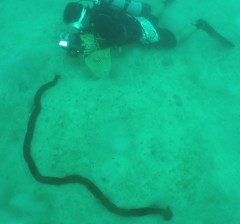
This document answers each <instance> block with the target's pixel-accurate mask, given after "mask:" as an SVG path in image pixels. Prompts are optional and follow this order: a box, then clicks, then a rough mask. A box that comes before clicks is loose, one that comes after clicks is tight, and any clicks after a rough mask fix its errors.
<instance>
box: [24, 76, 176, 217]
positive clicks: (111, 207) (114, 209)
mask: <svg viewBox="0 0 240 224" xmlns="http://www.w3.org/2000/svg"><path fill="white" fill-rule="evenodd" d="M59 78H60V76H59V75H56V76H55V77H54V79H53V80H52V81H50V82H47V83H45V84H44V85H42V86H41V87H40V88H39V89H38V90H37V92H36V93H35V96H34V108H33V111H32V113H31V115H30V117H29V120H28V125H27V131H26V134H25V138H24V143H23V156H24V159H25V161H26V163H27V165H28V168H29V171H30V173H31V174H32V176H33V177H34V178H35V180H37V181H38V182H40V183H42V184H49V185H57V186H59V185H64V184H81V185H83V186H85V187H86V188H87V189H88V191H89V192H91V193H92V195H93V196H94V197H95V198H96V199H98V200H99V201H100V202H101V203H102V205H103V206H104V207H105V208H106V209H107V210H108V211H109V212H111V213H114V214H117V215H120V216H125V217H130V216H136V217H137V216H145V215H160V216H162V218H163V219H165V220H170V219H171V218H172V216H173V214H172V211H171V209H170V207H167V208H164V209H163V208H156V207H139V208H120V207H118V206H117V205H116V204H114V203H113V202H112V201H111V200H110V199H109V198H108V197H107V196H106V195H105V194H104V193H103V192H102V191H101V190H100V189H99V188H98V187H97V186H96V185H95V184H94V183H93V182H92V181H91V180H90V179H88V178H86V177H83V176H81V175H78V174H73V175H69V176H63V177H54V176H45V175H42V174H41V173H40V172H39V170H38V167H37V166H36V164H35V162H34V160H33V157H32V154H31V143H32V140H33V137H34V131H35V127H36V123H37V118H38V116H39V114H40V112H41V98H42V95H43V94H44V93H45V92H46V91H47V90H49V89H50V88H52V87H54V86H55V85H56V84H57V82H58V80H59ZM136 187H138V186H136Z"/></svg>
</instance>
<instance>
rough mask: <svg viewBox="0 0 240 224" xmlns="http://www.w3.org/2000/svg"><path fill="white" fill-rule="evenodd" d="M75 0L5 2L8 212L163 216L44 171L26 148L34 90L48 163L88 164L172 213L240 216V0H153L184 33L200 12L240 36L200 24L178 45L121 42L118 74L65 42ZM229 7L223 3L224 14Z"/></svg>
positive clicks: (86, 220)
mask: <svg viewBox="0 0 240 224" xmlns="http://www.w3.org/2000/svg"><path fill="white" fill-rule="evenodd" d="M67 3H68V2H67V1H63V0H60V1H45V0H43V1H37V2H35V1H29V0H26V1H13V0H8V1H7V0H2V1H1V3H0V9H1V15H0V27H1V39H0V49H1V51H0V57H1V61H0V125H1V129H0V158H1V165H0V167H1V169H0V172H1V173H0V174H1V178H0V186H1V188H0V222H1V223H6V224H30V223H31V224H32V223H35V224H75V223H83V224H99V223H104V224H112V223H116V224H118V223H119V224H130V223H131V224H135V223H136V224H143V223H144V224H145V223H149V224H157V223H160V222H164V221H163V220H162V219H161V218H160V217H157V216H148V217H143V218H122V217H119V216H116V215H113V214H111V213H109V212H108V211H107V210H106V209H105V208H104V207H102V205H101V204H100V203H99V202H98V201H96V199H95V198H94V197H93V196H92V195H91V194H90V193H89V192H88V191H87V190H86V189H85V188H84V187H82V186H79V185H68V186H61V187H52V186H46V185H42V184H40V183H38V182H36V181H35V180H34V179H33V178H32V176H31V175H30V173H29V170H28V169H27V166H26V164H25V161H24V160H23V156H22V144H23V139H24V134H25V131H26V125H27V121H28V118H29V115H30V113H31V111H32V108H33V96H34V94H35V92H36V90H37V89H38V88H39V86H41V85H42V84H43V83H45V82H48V81H49V80H51V79H52V78H53V77H54V75H55V74H60V75H61V80H60V81H59V83H58V85H57V86H56V87H54V88H53V89H51V90H49V91H48V92H47V93H46V94H45V95H44V97H43V108H42V113H41V115H40V117H39V119H38V123H37V129H36V132H35V136H34V141H33V156H34V158H35V160H36V163H37V165H38V167H39V169H40V171H41V172H42V173H43V174H47V175H55V176H63V175H68V174H72V173H79V174H81V175H83V176H86V177H89V178H90V179H91V180H93V181H94V182H95V183H96V184H97V185H98V186H99V187H100V188H101V189H102V190H103V191H104V192H105V193H106V194H107V195H108V196H109V197H110V198H111V199H112V200H113V201H114V202H115V203H116V204H118V205H119V206H122V207H142V206H148V205H152V206H160V207H166V206H168V205H169V206H171V208H172V210H173V213H174V217H173V219H172V220H171V221H170V223H173V224H185V223H187V224H230V223H231V224H239V222H240V213H239V210H240V191H239V184H240V163H239V160H240V147H239V146H240V134H239V133H240V104H239V101H240V76H239V74H240V69H239V61H240V53H239V52H240V51H239V49H240V48H239V42H238V41H239V37H240V16H239V11H240V4H239V1H236V0H228V1H227V0H222V1H221V2H219V1H212V2H209V3H208V2H203V1H199V0H191V1H190V0H188V1H184V2H183V1H182V2H181V1H177V0H176V1H175V2H174V3H172V5H169V7H168V8H166V9H165V10H164V11H162V9H161V4H160V3H159V1H157V0H152V1H149V4H150V5H152V6H153V12H154V14H155V15H157V16H158V17H159V18H160V17H161V20H160V22H159V26H162V27H167V28H169V29H170V30H172V31H173V32H174V33H178V32H179V31H180V30H181V29H182V28H183V27H184V26H187V25H189V24H191V23H193V22H194V21H196V20H197V19H198V18H204V19H206V20H207V21H209V23H211V24H212V25H213V26H214V27H215V28H216V30H218V31H219V32H221V33H222V34H224V35H225V36H227V37H228V38H229V39H231V40H232V41H233V42H234V43H235V45H236V46H235V47H234V48H232V49H228V48H226V47H224V46H222V45H221V44H220V43H218V42H217V41H216V40H214V39H212V38H211V37H209V36H208V35H207V34H206V33H204V32H202V31H199V32H197V33H195V34H194V35H193V36H192V37H191V39H189V40H188V41H187V42H185V43H183V44H182V45H179V46H178V47H177V48H175V49H172V50H161V51H160V50H159V49H149V48H146V47H141V46H139V45H137V44H135V45H133V46H127V47H123V48H122V50H121V52H120V51H117V50H113V51H112V70H111V74H110V77H109V78H107V79H97V78H95V77H93V76H92V75H91V73H90V72H89V70H88V68H87V67H86V65H85V64H84V62H83V60H82V59H81V58H77V59H73V58H69V57H68V56H67V55H66V54H65V52H64V51H63V50H62V49H60V48H59V47H58V40H59V34H60V33H61V32H63V31H67V30H68V29H69V28H68V27H67V26H66V25H64V24H63V22H62V12H63V9H64V7H65V5H66V4H67ZM223 12H224V14H223Z"/></svg>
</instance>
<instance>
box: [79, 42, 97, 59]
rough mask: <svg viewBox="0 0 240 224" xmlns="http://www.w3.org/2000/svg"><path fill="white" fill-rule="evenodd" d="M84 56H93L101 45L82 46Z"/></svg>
mask: <svg viewBox="0 0 240 224" xmlns="http://www.w3.org/2000/svg"><path fill="white" fill-rule="evenodd" d="M82 49H83V56H84V57H86V56H88V55H90V54H92V53H93V52H94V51H96V50H98V49H99V45H98V44H97V43H90V44H82Z"/></svg>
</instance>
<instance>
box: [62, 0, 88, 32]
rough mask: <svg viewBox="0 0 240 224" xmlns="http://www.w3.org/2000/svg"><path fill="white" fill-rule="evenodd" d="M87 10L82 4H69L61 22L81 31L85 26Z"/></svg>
mask: <svg viewBox="0 0 240 224" xmlns="http://www.w3.org/2000/svg"><path fill="white" fill-rule="evenodd" d="M86 13H87V9H86V7H84V6H83V5H82V4H80V3H77V2H70V3H68V4H67V6H66V7H65V9H64V13H63V21H64V22H65V23H67V24H71V25H72V26H73V27H75V28H77V29H79V30H81V29H82V28H83V27H84V26H85V22H86V21H85V20H87V19H86V18H85V17H86Z"/></svg>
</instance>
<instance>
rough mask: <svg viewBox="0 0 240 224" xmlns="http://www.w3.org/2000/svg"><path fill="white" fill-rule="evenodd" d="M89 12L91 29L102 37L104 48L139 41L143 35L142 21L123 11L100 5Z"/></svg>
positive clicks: (101, 42) (101, 43)
mask: <svg viewBox="0 0 240 224" xmlns="http://www.w3.org/2000/svg"><path fill="white" fill-rule="evenodd" d="M89 14H90V30H91V31H92V32H93V33H94V34H95V36H96V37H100V38H101V39H102V41H100V45H101V47H103V48H105V47H111V46H121V45H126V44H130V43H134V42H138V41H139V40H140V38H141V36H142V27H141V25H140V23H139V22H138V21H137V20H136V19H135V18H134V17H132V16H129V15H127V14H125V13H123V12H116V11H115V10H113V9H111V8H110V7H108V6H105V5H100V6H95V7H93V8H92V9H90V10H89Z"/></svg>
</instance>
